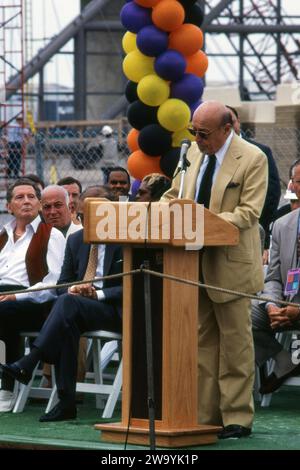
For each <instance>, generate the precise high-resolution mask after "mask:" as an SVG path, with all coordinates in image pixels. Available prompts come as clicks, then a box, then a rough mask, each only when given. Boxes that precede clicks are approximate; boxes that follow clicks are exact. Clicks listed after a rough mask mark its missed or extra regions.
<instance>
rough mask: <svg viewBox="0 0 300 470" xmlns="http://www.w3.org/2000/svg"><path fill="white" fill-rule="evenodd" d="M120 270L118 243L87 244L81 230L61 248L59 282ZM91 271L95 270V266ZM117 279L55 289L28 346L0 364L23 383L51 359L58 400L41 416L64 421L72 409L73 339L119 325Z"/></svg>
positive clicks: (6, 374)
mask: <svg viewBox="0 0 300 470" xmlns="http://www.w3.org/2000/svg"><path fill="white" fill-rule="evenodd" d="M94 260H95V261H96V264H95V265H94V266H95V268H96V276H97V277H101V276H106V275H110V274H117V273H120V272H121V270H122V251H121V248H120V247H119V246H118V245H113V244H109V245H103V244H102V245H101V244H99V245H89V244H87V243H84V241H83V230H80V231H78V232H76V233H74V234H72V235H70V237H69V238H68V240H67V247H66V254H65V259H64V263H63V267H62V271H61V275H60V278H59V281H58V282H59V283H65V282H74V281H78V280H82V279H84V278H85V277H86V276H88V277H87V279H91V278H93V277H94V276H95V275H94V274H92V271H91V265H92V264H93V261H94ZM94 272H95V271H94ZM121 286H122V281H121V278H113V279H109V280H105V281H102V280H100V281H97V282H95V283H94V284H90V283H85V284H80V285H74V286H72V287H70V288H69V289H68V290H66V289H59V294H60V295H59V297H58V299H57V301H56V302H55V304H54V306H53V308H52V310H51V312H50V315H49V316H48V319H47V320H46V322H45V323H44V326H43V327H42V329H41V331H40V333H39V335H38V337H37V339H36V340H35V341H34V343H33V347H32V349H31V352H30V353H29V354H28V355H27V356H24V357H22V358H21V359H20V360H19V361H17V362H14V363H12V364H7V365H1V369H2V373H3V376H4V377H7V378H13V379H16V380H19V381H20V382H22V383H28V382H29V380H30V378H31V375H32V372H33V370H34V368H35V366H36V364H37V363H38V361H39V360H43V361H46V362H48V363H51V364H54V366H55V378H56V385H57V390H58V397H59V402H58V404H57V405H56V406H55V407H54V408H53V409H52V410H51V411H50V412H49V413H46V414H45V415H43V416H41V418H40V421H42V422H48V421H63V420H67V419H74V418H76V415H77V410H76V405H75V391H76V371H77V356H78V344H79V339H80V335H81V333H84V332H85V331H91V330H98V329H105V330H110V331H118V332H119V331H121V324H122V322H121V306H122V287H121Z"/></svg>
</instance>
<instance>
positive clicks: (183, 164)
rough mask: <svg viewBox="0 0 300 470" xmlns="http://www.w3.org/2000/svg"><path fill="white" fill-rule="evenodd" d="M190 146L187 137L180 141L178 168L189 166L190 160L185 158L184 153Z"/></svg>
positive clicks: (184, 168)
mask: <svg viewBox="0 0 300 470" xmlns="http://www.w3.org/2000/svg"><path fill="white" fill-rule="evenodd" d="M190 146H191V141H190V140H189V139H184V140H182V142H181V149H180V157H179V163H178V170H179V171H182V170H186V167H187V166H190V162H189V161H188V160H187V158H186V155H187V151H188V149H189V148H190Z"/></svg>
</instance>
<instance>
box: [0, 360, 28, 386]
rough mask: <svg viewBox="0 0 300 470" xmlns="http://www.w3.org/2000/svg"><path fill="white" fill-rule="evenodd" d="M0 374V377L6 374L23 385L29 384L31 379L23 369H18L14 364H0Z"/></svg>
mask: <svg viewBox="0 0 300 470" xmlns="http://www.w3.org/2000/svg"><path fill="white" fill-rule="evenodd" d="M0 373H1V377H2V376H3V375H5V374H6V375H8V376H9V377H12V378H13V379H15V380H17V381H18V382H21V383H22V384H25V385H27V384H28V383H29V382H30V380H31V377H32V375H31V374H29V373H28V372H27V371H26V370H25V369H20V367H18V365H17V364H16V363H15V362H14V363H13V364H0Z"/></svg>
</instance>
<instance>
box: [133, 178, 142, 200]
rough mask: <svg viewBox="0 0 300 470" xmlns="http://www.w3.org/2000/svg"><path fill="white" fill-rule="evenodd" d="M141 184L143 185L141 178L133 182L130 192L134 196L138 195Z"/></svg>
mask: <svg viewBox="0 0 300 470" xmlns="http://www.w3.org/2000/svg"><path fill="white" fill-rule="evenodd" d="M140 185H141V180H134V182H133V183H132V185H131V191H130V192H131V194H132V196H133V197H135V196H136V195H137V192H138V190H139V187H140Z"/></svg>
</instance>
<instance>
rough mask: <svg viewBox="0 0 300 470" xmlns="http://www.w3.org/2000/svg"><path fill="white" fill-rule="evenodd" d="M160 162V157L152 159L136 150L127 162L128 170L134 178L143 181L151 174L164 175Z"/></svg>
mask: <svg viewBox="0 0 300 470" xmlns="http://www.w3.org/2000/svg"><path fill="white" fill-rule="evenodd" d="M159 162H160V157H150V156H149V155H146V154H145V153H144V152H142V151H141V150H136V151H135V152H133V153H132V154H131V155H130V156H129V158H128V160H127V169H128V171H129V173H130V174H131V176H133V178H136V179H139V180H142V179H143V178H144V176H146V175H149V174H150V173H160V174H163V172H162V171H161V168H160V164H159Z"/></svg>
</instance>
